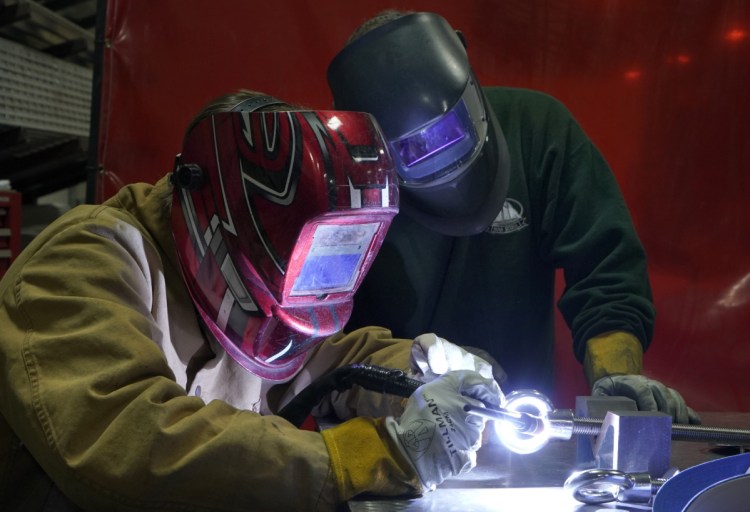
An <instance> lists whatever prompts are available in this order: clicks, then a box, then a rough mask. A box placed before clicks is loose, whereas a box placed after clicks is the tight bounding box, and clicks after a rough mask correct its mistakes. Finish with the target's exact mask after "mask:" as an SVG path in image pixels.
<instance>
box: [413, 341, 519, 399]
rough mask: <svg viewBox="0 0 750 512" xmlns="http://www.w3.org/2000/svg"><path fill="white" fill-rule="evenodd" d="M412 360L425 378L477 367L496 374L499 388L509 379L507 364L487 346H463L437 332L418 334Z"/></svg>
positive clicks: (415, 367) (428, 378)
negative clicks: (495, 356) (498, 360)
mask: <svg viewBox="0 0 750 512" xmlns="http://www.w3.org/2000/svg"><path fill="white" fill-rule="evenodd" d="M410 364H411V367H412V371H414V372H415V373H416V374H417V376H418V377H419V378H420V380H423V381H424V382H429V381H431V380H432V379H434V378H435V377H437V376H438V375H443V374H444V373H447V372H450V371H454V370H474V371H475V372H478V373H480V374H481V375H482V376H483V377H487V378H488V379H492V378H494V379H495V381H496V382H497V384H498V390H499V387H500V386H502V385H503V384H504V383H505V382H506V381H507V380H508V375H507V374H506V373H505V370H503V367H502V366H500V364H499V363H498V362H497V361H495V359H494V358H493V357H492V356H491V355H490V354H489V353H487V352H486V351H485V350H482V349H480V348H477V347H468V346H459V345H456V344H455V343H451V342H450V341H448V340H446V339H444V338H441V337H440V336H438V335H436V334H434V333H426V334H420V335H419V336H417V337H416V338H414V344H413V345H412V347H411V361H410ZM420 374H421V375H420Z"/></svg>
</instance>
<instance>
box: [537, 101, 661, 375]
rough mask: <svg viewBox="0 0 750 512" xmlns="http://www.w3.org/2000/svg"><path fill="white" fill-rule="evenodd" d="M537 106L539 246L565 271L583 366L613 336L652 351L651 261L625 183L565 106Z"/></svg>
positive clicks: (567, 312) (565, 309)
mask: <svg viewBox="0 0 750 512" xmlns="http://www.w3.org/2000/svg"><path fill="white" fill-rule="evenodd" d="M541 98H544V99H545V101H542V99H541ZM537 104H538V106H539V110H538V111H537V112H533V113H532V115H534V116H536V122H535V123H533V124H536V125H537V126H538V127H539V129H537V130H536V131H535V132H534V135H533V136H532V137H533V138H534V140H533V142H532V143H531V144H529V147H532V148H545V151H543V152H541V151H539V152H537V153H535V154H534V155H533V156H532V157H531V158H532V159H533V160H534V165H532V166H531V167H533V168H536V169H538V170H539V172H538V173H537V174H535V175H533V176H532V179H535V180H539V182H538V184H537V186H536V187H534V188H535V189H537V190H542V191H543V195H542V196H541V197H540V198H539V204H540V207H541V208H543V211H544V214H543V217H542V228H541V233H540V241H541V242H540V249H541V251H542V252H543V254H546V255H547V258H548V259H549V260H550V261H552V262H553V264H554V266H555V267H557V268H562V269H563V272H564V277H565V290H564V292H563V294H562V296H561V298H560V301H559V304H558V305H559V308H560V311H561V313H562V314H563V317H564V318H565V320H566V322H567V323H568V326H569V327H570V329H571V332H572V335H573V341H574V350H575V354H576V356H577V357H578V359H579V360H580V361H582V360H583V357H584V352H585V346H586V342H587V340H589V339H590V338H592V337H594V336H597V335H599V334H602V333H605V332H610V331H623V332H629V333H631V334H633V335H634V336H636V338H638V340H639V341H640V342H641V344H642V345H643V347H644V349H645V348H647V347H648V345H649V343H650V341H651V336H652V333H653V321H654V307H653V303H652V298H651V287H650V282H649V278H648V269H647V260H646V254H645V251H644V248H643V246H642V244H641V242H640V240H639V238H638V236H637V234H636V231H635V227H634V225H633V221H632V219H631V216H630V213H629V211H628V208H627V206H626V204H625V201H624V198H623V196H622V193H621V191H620V188H619V185H618V183H617V181H616V180H615V177H614V175H613V173H612V171H611V169H610V168H609V165H608V164H607V162H606V161H605V159H604V157H603V156H602V154H601V153H600V152H599V150H598V149H597V148H596V147H595V146H594V144H593V143H592V142H591V140H590V139H589V137H588V136H587V135H586V134H585V133H584V132H583V130H582V129H581V127H580V126H579V125H578V123H577V122H576V120H575V119H574V118H573V116H572V115H571V113H570V112H569V111H568V110H567V109H566V108H565V107H564V106H563V105H562V104H560V103H559V102H557V101H556V100H553V99H552V98H549V97H546V96H544V97H540V98H539V99H538V102H537ZM532 110H533V109H532Z"/></svg>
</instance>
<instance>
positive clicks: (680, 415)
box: [591, 375, 701, 424]
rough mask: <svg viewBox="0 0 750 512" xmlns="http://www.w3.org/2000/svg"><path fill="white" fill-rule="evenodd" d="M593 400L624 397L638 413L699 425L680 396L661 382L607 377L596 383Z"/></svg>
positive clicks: (636, 377)
mask: <svg viewBox="0 0 750 512" xmlns="http://www.w3.org/2000/svg"><path fill="white" fill-rule="evenodd" d="M591 394H592V395H593V396H624V397H627V398H630V399H631V400H634V401H635V402H636V405H637V406H638V410H639V411H661V412H663V413H666V414H671V415H672V421H673V422H674V423H694V424H700V422H701V419H700V416H698V414H697V413H696V412H695V411H694V410H693V409H691V408H690V407H688V406H687V404H686V403H685V399H684V398H682V395H680V393H678V392H677V391H676V390H674V389H672V388H668V387H667V386H665V385H664V384H662V383H661V382H659V381H657V380H653V379H649V378H648V377H644V376H643V375H608V376H606V377H602V378H600V379H599V380H597V381H596V382H594V385H593V387H592V390H591Z"/></svg>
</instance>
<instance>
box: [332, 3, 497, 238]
mask: <svg viewBox="0 0 750 512" xmlns="http://www.w3.org/2000/svg"><path fill="white" fill-rule="evenodd" d="M328 84H329V86H330V88H331V92H332V94H333V101H334V104H335V106H336V108H337V109H340V110H357V111H363V112H369V113H371V114H373V115H374V116H375V119H377V121H378V123H379V124H380V126H381V128H382V129H383V133H384V134H385V137H386V139H387V140H388V143H389V144H390V146H391V149H392V151H391V152H392V155H393V157H394V160H395V161H396V169H397V171H398V175H399V178H400V185H401V210H402V211H403V212H404V213H406V214H407V215H409V216H410V217H412V218H414V219H415V220H417V221H418V222H420V223H421V224H423V225H425V226H426V227H428V228H430V229H432V230H434V231H437V232H440V233H443V234H447V235H452V236H464V235H473V234H477V233H480V232H482V231H484V230H485V229H486V228H487V227H488V226H489V225H490V224H491V223H492V221H493V220H494V219H495V217H496V216H497V215H498V213H499V212H500V209H501V208H502V205H503V202H504V201H505V194H506V192H507V188H508V171H509V161H508V149H507V145H506V142H505V138H504V136H503V133H502V129H501V128H500V124H499V123H498V121H497V119H496V117H495V115H494V113H493V112H492V110H491V109H490V108H489V105H488V102H487V98H486V97H485V95H484V93H483V92H482V89H481V88H480V86H479V84H478V82H477V80H476V77H475V76H474V74H473V72H472V70H471V67H470V66H469V60H468V56H467V54H466V48H465V47H464V44H463V42H462V39H461V37H459V34H458V33H457V32H456V31H454V30H453V29H452V28H451V26H450V25H449V24H448V22H447V21H446V20H445V19H444V18H442V17H441V16H438V15H437V14H433V13H424V12H422V13H413V14H406V15H403V16H401V17H398V18H396V19H394V20H391V21H388V22H386V23H385V24H383V25H380V26H379V27H377V28H374V29H372V30H371V31H369V32H366V33H365V34H364V35H362V36H361V37H359V38H358V39H355V40H354V41H352V42H351V43H349V44H348V45H347V46H346V47H344V49H343V50H341V52H339V54H338V55H336V56H335V57H334V59H333V61H332V62H331V64H330V66H329V67H328Z"/></svg>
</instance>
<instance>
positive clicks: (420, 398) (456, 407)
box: [385, 370, 501, 491]
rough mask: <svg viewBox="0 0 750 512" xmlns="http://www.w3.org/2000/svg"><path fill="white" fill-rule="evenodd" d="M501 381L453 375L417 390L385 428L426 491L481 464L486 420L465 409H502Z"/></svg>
mask: <svg viewBox="0 0 750 512" xmlns="http://www.w3.org/2000/svg"><path fill="white" fill-rule="evenodd" d="M500 399H501V397H500V395H499V394H498V388H497V383H496V382H495V381H494V380H492V379H487V378H485V377H482V375H480V374H479V373H477V372H474V371H470V370H459V371H452V372H448V373H446V374H444V375H441V376H439V377H437V378H436V379H434V380H432V381H430V382H428V383H427V384H424V385H422V386H420V387H419V388H417V390H416V391H415V392H414V393H413V394H412V395H411V397H409V400H408V401H407V402H406V407H405V409H404V413H403V414H402V415H401V417H400V418H399V419H395V418H393V417H389V418H386V420H385V426H386V429H387V431H388V433H389V434H390V436H391V437H392V438H393V439H394V440H395V442H396V445H397V446H398V447H399V448H400V449H401V452H402V453H403V454H404V455H405V456H406V458H407V459H408V460H409V461H410V462H411V464H412V465H413V466H414V469H415V470H416V472H417V475H419V479H420V480H421V482H422V486H423V487H424V488H425V490H429V491H431V490H434V489H435V487H436V486H437V485H439V484H440V483H442V482H443V481H444V480H445V479H447V478H450V477H452V476H457V475H460V474H463V473H466V472H468V471H469V470H471V469H472V468H473V467H474V466H476V451H477V450H478V449H479V447H480V445H481V438H482V430H483V429H484V425H485V421H486V420H485V419H484V418H482V417H479V416H476V415H472V414H469V413H467V412H466V411H464V405H466V404H472V405H475V406H480V407H481V406H484V405H491V406H495V407H499V405H500Z"/></svg>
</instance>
